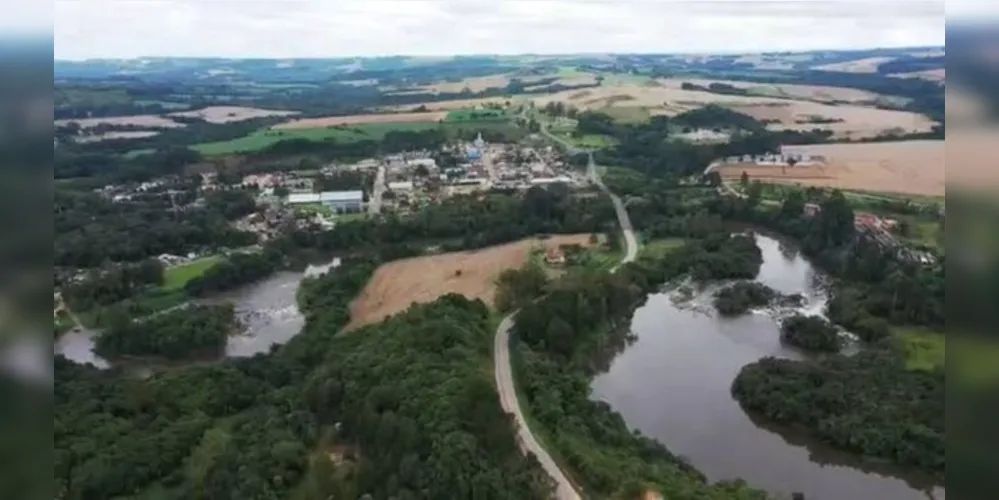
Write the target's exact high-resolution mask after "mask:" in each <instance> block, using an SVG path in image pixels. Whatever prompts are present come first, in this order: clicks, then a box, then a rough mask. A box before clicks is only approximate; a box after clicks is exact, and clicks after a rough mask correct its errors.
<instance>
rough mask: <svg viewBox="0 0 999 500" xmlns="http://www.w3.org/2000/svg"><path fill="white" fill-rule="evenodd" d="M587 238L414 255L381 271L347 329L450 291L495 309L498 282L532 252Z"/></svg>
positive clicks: (585, 243) (354, 306)
mask: <svg viewBox="0 0 999 500" xmlns="http://www.w3.org/2000/svg"><path fill="white" fill-rule="evenodd" d="M589 238H590V235H588V234H578V235H556V236H552V237H550V238H546V239H538V238H529V239H524V240H520V241H516V242H513V243H507V244H505V245H498V246H493V247H489V248H484V249H481V250H475V251H468V252H452V253H446V254H441V255H430V256H425V257H414V258H410V259H403V260H397V261H394V262H389V263H388V264H385V265H383V266H381V267H379V268H378V269H377V270H376V271H375V274H374V276H372V277H371V280H370V281H368V284H367V285H365V287H364V290H362V291H361V294H360V295H359V296H358V297H357V299H355V300H354V301H353V302H352V303H351V305H350V324H348V325H347V327H346V330H347V331H350V330H355V329H357V328H360V327H362V326H364V325H370V324H373V323H378V322H380V321H382V320H384V319H385V318H387V317H389V316H392V315H394V314H397V313H399V312H402V311H404V310H406V308H408V307H409V306H410V305H412V304H413V303H414V302H416V303H426V302H432V301H434V300H436V299H437V298H438V297H440V296H442V295H446V294H448V293H459V294H462V295H464V296H466V297H468V298H471V299H482V300H483V301H484V302H486V303H487V304H490V305H492V304H493V301H494V299H495V296H496V279H497V278H498V277H499V275H500V273H501V272H503V271H505V270H507V269H514V268H518V267H520V266H523V265H524V263H526V262H527V260H528V258H529V257H530V253H531V249H533V248H536V247H539V246H540V245H544V247H545V248H551V247H557V246H558V245H564V244H573V243H576V244H579V245H583V246H589V244H590V243H589Z"/></svg>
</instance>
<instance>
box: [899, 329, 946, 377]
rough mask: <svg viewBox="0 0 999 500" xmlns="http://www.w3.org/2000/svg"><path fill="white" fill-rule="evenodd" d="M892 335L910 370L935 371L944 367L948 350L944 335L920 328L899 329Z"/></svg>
mask: <svg viewBox="0 0 999 500" xmlns="http://www.w3.org/2000/svg"><path fill="white" fill-rule="evenodd" d="M892 333H893V334H894V335H895V338H896V339H897V340H898V342H899V345H900V346H901V348H902V352H904V353H905V359H906V365H907V366H908V367H909V369H911V370H933V369H935V368H937V367H938V366H943V365H944V358H945V353H946V348H945V341H944V336H943V334H942V333H940V332H935V331H932V330H929V329H926V328H920V327H897V328H893V329H892Z"/></svg>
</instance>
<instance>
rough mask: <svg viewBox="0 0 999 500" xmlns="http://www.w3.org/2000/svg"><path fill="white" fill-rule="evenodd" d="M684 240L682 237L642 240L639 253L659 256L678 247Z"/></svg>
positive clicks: (645, 255)
mask: <svg viewBox="0 0 999 500" xmlns="http://www.w3.org/2000/svg"><path fill="white" fill-rule="evenodd" d="M684 243H686V241H685V240H684V239H683V238H660V239H652V240H649V241H643V242H642V244H641V249H640V255H641V256H643V257H654V258H660V257H662V256H664V255H666V254H667V253H668V252H670V251H671V250H673V249H675V248H680V247H682V246H683V244H684Z"/></svg>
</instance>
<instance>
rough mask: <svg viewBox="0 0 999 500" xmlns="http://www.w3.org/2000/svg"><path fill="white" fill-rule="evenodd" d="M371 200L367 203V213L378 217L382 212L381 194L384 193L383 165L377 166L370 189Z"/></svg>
mask: <svg viewBox="0 0 999 500" xmlns="http://www.w3.org/2000/svg"><path fill="white" fill-rule="evenodd" d="M372 190H373V191H374V192H373V193H372V194H371V200H369V202H368V213H370V214H371V215H378V214H379V213H381V211H382V194H383V193H385V165H378V173H377V174H376V175H375V184H374V187H373V188H372Z"/></svg>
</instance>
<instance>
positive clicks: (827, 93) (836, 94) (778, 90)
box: [656, 78, 880, 102]
mask: <svg viewBox="0 0 999 500" xmlns="http://www.w3.org/2000/svg"><path fill="white" fill-rule="evenodd" d="M656 81H657V82H659V83H660V84H662V85H664V86H666V87H668V88H674V89H679V88H680V87H681V85H683V83H684V82H688V83H692V84H694V85H699V86H702V87H707V86H708V85H711V84H712V83H721V84H726V85H731V86H733V87H736V88H741V89H746V91H747V92H749V93H750V94H752V95H754V96H759V97H778V98H784V99H803V100H811V101H820V102H833V101H839V102H867V101H873V100H875V99H877V98H878V97H880V96H879V95H878V94H875V93H874V92H868V91H866V90H860V89H852V88H846V87H829V86H825V85H796V84H790V83H774V84H770V83H755V82H740V81H733V80H702V79H689V78H670V79H663V80H656Z"/></svg>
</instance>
